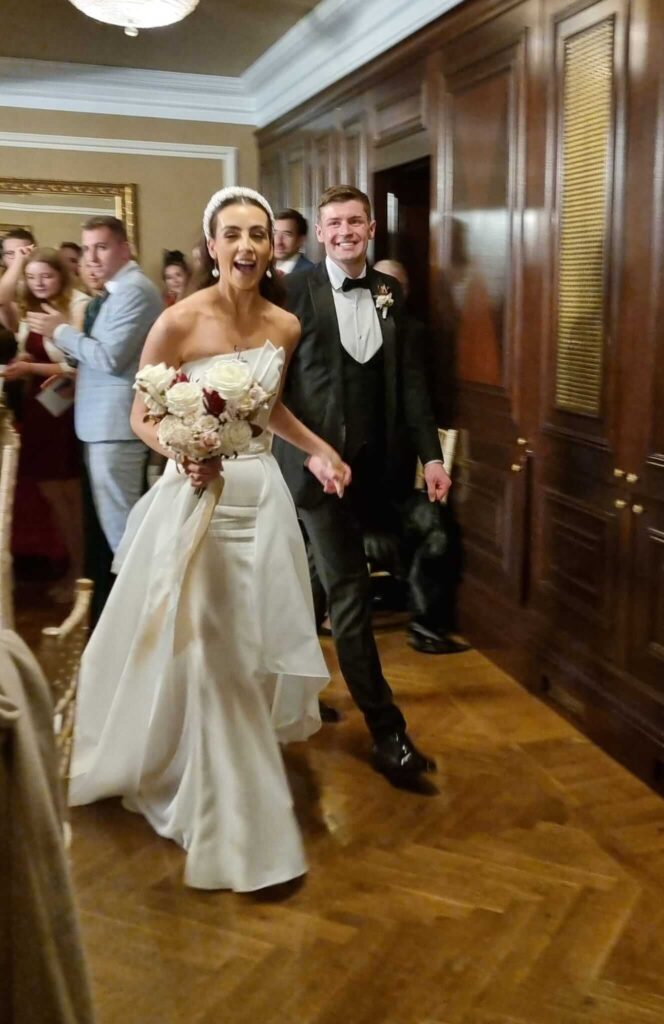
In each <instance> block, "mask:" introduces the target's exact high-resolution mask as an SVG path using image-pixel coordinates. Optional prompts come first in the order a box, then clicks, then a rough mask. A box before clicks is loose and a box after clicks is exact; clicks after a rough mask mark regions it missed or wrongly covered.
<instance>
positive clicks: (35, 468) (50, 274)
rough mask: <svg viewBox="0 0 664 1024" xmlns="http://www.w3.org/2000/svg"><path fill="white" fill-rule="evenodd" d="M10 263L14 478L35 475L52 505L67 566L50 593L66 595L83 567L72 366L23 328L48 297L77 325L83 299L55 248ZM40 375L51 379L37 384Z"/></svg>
mask: <svg viewBox="0 0 664 1024" xmlns="http://www.w3.org/2000/svg"><path fill="white" fill-rule="evenodd" d="M15 263H16V264H17V265H18V264H21V263H22V264H23V282H22V284H23V287H22V288H19V289H17V291H18V296H17V297H16V299H15V300H14V301H13V302H11V303H9V304H8V305H7V304H6V305H4V306H2V307H0V318H2V319H3V321H4V323H5V325H6V326H8V327H10V329H13V330H15V331H16V332H17V337H18V352H17V355H16V356H15V358H14V359H12V361H11V362H10V363H9V365H8V366H7V367H6V369H5V371H4V376H5V379H6V380H8V381H13V380H19V379H20V380H24V381H25V382H26V384H27V389H26V393H25V394H24V397H23V403H22V407H21V420H20V430H21V454H20V459H19V470H18V474H19V480H21V479H27V480H33V481H35V482H36V484H37V485H38V487H39V490H40V492H41V494H42V495H43V497H44V498H45V500H46V502H47V503H48V505H49V507H50V508H51V510H52V512H53V516H54V519H55V522H56V524H57V527H58V530H59V532H60V534H61V537H62V540H63V541H64V544H65V547H66V550H67V556H68V561H69V568H68V573H67V576H66V578H65V579H64V580H63V581H62V582H61V583H60V584H58V585H56V586H55V587H54V588H52V591H51V595H52V596H53V597H54V598H55V599H56V600H62V601H70V600H71V598H72V595H73V590H74V582H75V581H76V580H77V579H78V578H79V577H80V576H81V574H82V559H81V554H82V541H83V531H82V525H81V493H80V482H79V481H80V460H79V450H78V443H77V441H76V435H75V432H74V415H73V400H74V383H73V377H74V371H73V370H72V369H71V368H70V367H68V366H67V364H66V363H65V362H64V359H63V356H62V354H61V353H60V352H59V351H58V349H56V348H55V346H54V345H53V344H52V343H51V342H50V341H49V340H48V339H46V338H44V336H43V335H42V334H41V333H39V332H38V331H35V330H31V329H30V327H29V325H28V317H29V316H30V315H31V314H34V313H40V312H41V311H42V305H43V304H44V303H47V304H48V305H49V306H50V307H52V308H54V309H56V310H57V311H58V314H59V315H60V316H62V318H63V321H64V322H67V323H70V324H71V325H72V326H73V328H74V329H80V328H81V327H82V325H83V317H84V313H85V308H86V306H87V303H88V301H89V300H88V296H87V295H85V294H84V293H83V292H81V291H78V290H77V289H74V288H72V284H71V280H70V276H69V269H68V267H67V264H66V263H65V261H64V260H63V258H62V256H61V255H60V253H58V252H57V251H56V250H55V249H40V248H37V249H30V251H29V252H28V253H26V252H25V251H22V252H20V253H19V254H17V256H16V259H15ZM63 375H66V376H67V377H68V378H69V379H68V380H66V379H65V378H64V376H63ZM47 378H53V380H52V381H51V383H50V385H49V384H47V387H46V390H44V384H45V382H47ZM58 378H59V379H58Z"/></svg>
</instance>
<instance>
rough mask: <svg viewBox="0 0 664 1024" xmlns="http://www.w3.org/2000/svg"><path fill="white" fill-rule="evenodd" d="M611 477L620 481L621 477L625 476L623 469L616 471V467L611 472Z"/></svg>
mask: <svg viewBox="0 0 664 1024" xmlns="http://www.w3.org/2000/svg"><path fill="white" fill-rule="evenodd" d="M613 475H614V476H615V477H617V478H618V479H620V478H621V477H623V476H624V475H625V470H624V469H618V467H617V466H616V468H615V469H614V471H613Z"/></svg>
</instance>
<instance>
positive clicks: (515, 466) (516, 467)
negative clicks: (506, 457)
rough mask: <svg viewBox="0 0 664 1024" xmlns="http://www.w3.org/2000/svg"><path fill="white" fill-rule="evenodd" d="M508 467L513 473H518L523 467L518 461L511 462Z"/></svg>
mask: <svg viewBox="0 0 664 1024" xmlns="http://www.w3.org/2000/svg"><path fill="white" fill-rule="evenodd" d="M510 469H511V470H512V472H513V473H520V472H521V470H522V469H523V466H522V465H521V464H520V463H518V462H513V463H512V465H511V466H510Z"/></svg>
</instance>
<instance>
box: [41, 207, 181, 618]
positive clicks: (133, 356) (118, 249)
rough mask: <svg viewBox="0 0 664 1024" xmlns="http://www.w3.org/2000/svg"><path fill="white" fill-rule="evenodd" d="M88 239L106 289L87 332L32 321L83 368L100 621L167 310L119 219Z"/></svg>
mask: <svg viewBox="0 0 664 1024" xmlns="http://www.w3.org/2000/svg"><path fill="white" fill-rule="evenodd" d="M82 241H83V256H84V259H85V262H86V264H87V265H88V267H89V269H90V271H91V272H92V273H93V275H94V276H95V277H96V278H97V279H98V281H99V282H100V283H103V285H104V292H103V294H102V295H100V296H98V297H97V298H96V299H94V300H93V301H92V302H91V303H90V305H89V306H88V309H87V311H86V318H85V322H84V324H83V328H82V329H78V328H76V327H74V326H73V325H70V324H68V323H67V321H66V319H65V317H63V315H62V313H61V312H60V310H58V309H57V308H55V307H53V306H46V307H45V311H43V312H41V313H38V312H34V313H32V312H31V313H28V322H29V324H30V328H31V330H34V331H38V332H39V333H40V334H42V335H44V336H45V337H51V338H53V341H54V342H55V344H56V345H57V347H58V348H59V349H60V350H61V352H63V353H64V355H65V356H66V357H67V359H68V360H74V361H75V363H76V365H77V368H78V376H77V385H76V404H75V410H74V419H75V423H76V433H77V435H78V437H79V439H80V440H81V441H82V442H83V458H84V464H85V469H86V472H87V476H88V479H89V483H90V491H91V494H92V497H93V499H94V504H93V505H90V504H87V503H86V505H85V506H84V517H85V530H86V533H88V534H92V535H97V531H98V529H99V526H101V529H102V531H103V534H104V537H105V538H106V542H107V545H108V549H105V550H104V551H103V552H100V553H99V559H98V560H96V562H95V565H93V566H91V567H90V569H91V570H92V572H94V575H93V576H92V578H93V580H94V582H95V599H94V609H93V617H94V615H95V614H98V612H99V611H100V610H101V607H103V603H104V601H105V600H106V597H107V596H108V593H109V590H110V587H111V585H112V582H113V576H112V574H111V561H112V558H111V557H110V552H114V551H115V550H116V549H117V546H118V544H119V543H120V538H121V537H122V534H123V533H124V530H125V526H126V523H127V517H128V515H129V512H130V511H131V509H132V508H133V506H134V505H135V504H136V502H137V501H138V499H139V498H140V496H141V494H142V492H143V489H144V482H145V465H146V461H147V448H146V446H145V445H144V444H143V443H142V442H141V441H139V440H137V438H136V436H135V434H134V432H133V430H132V428H131V425H130V423H129V416H130V412H131V406H132V402H133V396H134V393H133V383H134V377H135V374H136V369H137V366H138V360H139V357H140V353H141V349H142V347H143V342H144V341H145V338H146V335H147V333H148V331H149V329H150V327H151V326H152V324H153V323H154V321H155V320H156V319H157V317H158V315H159V313H160V312H161V310H162V308H163V304H162V301H161V298H160V296H159V292H158V291H157V289H156V288H155V286H154V285H153V283H152V282H151V281H150V280H149V279H148V278H147V277H146V276H145V274H144V273H143V271H142V270H141V269H140V267H139V266H138V264H137V263H136V262H135V261H134V260H133V259H132V256H131V249H130V246H129V241H128V238H127V231H126V229H125V226H124V224H123V223H122V221H121V220H118V219H117V218H116V217H108V216H97V217H91V218H90V219H89V220H87V221H86V222H85V223H84V225H83V239H82ZM86 493H87V491H86V490H85V489H84V496H85V494H86ZM88 550H90V549H89V547H88ZM86 568H87V567H86Z"/></svg>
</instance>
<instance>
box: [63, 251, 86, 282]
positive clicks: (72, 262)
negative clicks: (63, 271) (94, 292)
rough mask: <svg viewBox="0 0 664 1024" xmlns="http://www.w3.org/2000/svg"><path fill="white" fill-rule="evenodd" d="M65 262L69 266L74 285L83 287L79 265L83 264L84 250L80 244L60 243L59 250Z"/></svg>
mask: <svg viewBox="0 0 664 1024" xmlns="http://www.w3.org/2000/svg"><path fill="white" fill-rule="evenodd" d="M58 252H59V253H60V255H61V256H62V258H63V260H64V261H65V263H66V264H67V268H68V270H69V276H70V277H71V280H72V282H73V283H77V284H78V286H79V287H80V286H81V282H80V279H79V271H78V268H79V263H80V262H81V256H82V254H83V250H82V249H81V247H80V245H79V244H78V242H60V248H59V250H58Z"/></svg>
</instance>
